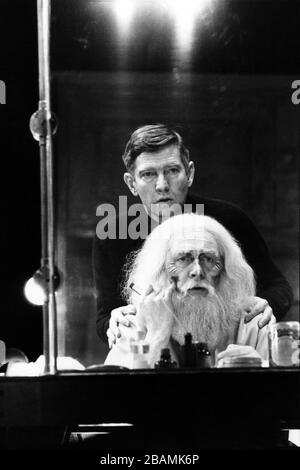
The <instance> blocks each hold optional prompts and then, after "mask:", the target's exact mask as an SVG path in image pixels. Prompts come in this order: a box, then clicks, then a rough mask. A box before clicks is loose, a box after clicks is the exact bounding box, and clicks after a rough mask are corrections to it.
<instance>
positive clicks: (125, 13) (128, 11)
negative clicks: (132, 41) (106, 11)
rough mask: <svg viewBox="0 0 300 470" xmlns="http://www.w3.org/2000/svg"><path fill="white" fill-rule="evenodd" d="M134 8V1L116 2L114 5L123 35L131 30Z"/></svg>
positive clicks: (118, 0)
mask: <svg viewBox="0 0 300 470" xmlns="http://www.w3.org/2000/svg"><path fill="white" fill-rule="evenodd" d="M134 6H135V5H134V2H133V0H116V2H115V4H114V8H115V13H116V16H117V20H118V23H119V27H120V30H121V31H122V32H123V33H126V32H127V31H128V29H129V26H130V24H131V20H132V17H133V13H134Z"/></svg>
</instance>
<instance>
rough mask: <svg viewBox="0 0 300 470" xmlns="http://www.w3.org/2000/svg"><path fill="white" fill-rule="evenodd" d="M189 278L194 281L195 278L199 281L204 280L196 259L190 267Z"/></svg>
mask: <svg viewBox="0 0 300 470" xmlns="http://www.w3.org/2000/svg"><path fill="white" fill-rule="evenodd" d="M189 277H191V278H192V279H195V278H197V277H198V278H200V279H203V278H204V272H203V269H202V268H201V265H200V263H199V260H198V259H195V261H193V264H192V265H191V266H190V271H189Z"/></svg>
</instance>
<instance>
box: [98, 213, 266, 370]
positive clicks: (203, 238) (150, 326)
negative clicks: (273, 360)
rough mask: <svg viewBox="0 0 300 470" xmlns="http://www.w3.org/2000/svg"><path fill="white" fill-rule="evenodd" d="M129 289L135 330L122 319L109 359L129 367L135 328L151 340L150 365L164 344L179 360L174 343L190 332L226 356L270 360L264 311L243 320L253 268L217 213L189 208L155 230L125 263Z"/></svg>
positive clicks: (251, 289)
mask: <svg viewBox="0 0 300 470" xmlns="http://www.w3.org/2000/svg"><path fill="white" fill-rule="evenodd" d="M133 285H134V286H135V289H134V290H133V289H132V286H133ZM138 292H140V293H141V295H139V294H138ZM123 293H124V296H125V298H126V300H127V301H128V303H131V304H133V305H135V306H136V308H137V315H135V316H133V315H128V316H127V318H128V320H130V322H131V327H130V328H126V327H122V325H120V328H121V329H122V335H121V337H120V338H119V339H117V342H116V344H115V345H114V346H113V348H112V350H111V351H110V352H109V354H108V356H107V358H106V361H105V363H106V364H115V365H121V366H125V367H131V365H130V364H131V362H130V361H131V354H130V340H131V339H134V338H135V335H136V331H137V330H142V331H144V333H145V341H147V342H149V345H150V353H149V363H150V366H151V367H153V366H154V363H155V361H157V360H158V359H159V356H160V351H161V349H162V348H165V347H169V348H170V350H171V354H172V356H173V358H174V359H175V360H178V357H177V356H176V350H178V348H176V345H178V344H179V345H182V344H183V343H184V336H185V334H186V333H187V332H189V333H191V334H192V338H193V340H194V341H200V342H205V343H207V345H208V348H209V350H210V352H211V354H213V355H214V353H215V352H216V351H218V352H221V354H219V357H220V359H222V360H224V357H226V356H229V357H230V356H237V355H249V354H250V355H254V356H255V355H256V356H258V354H259V355H260V356H261V357H262V358H263V359H265V360H267V359H268V342H267V332H268V325H267V326H264V327H263V328H258V322H259V320H260V315H258V316H256V317H255V318H253V319H252V320H251V321H250V322H249V323H245V322H244V321H243V320H244V319H243V318H242V314H241V309H240V306H241V305H242V304H243V302H244V301H245V299H246V298H247V297H254V296H255V279H254V274H253V270H252V268H251V267H250V266H249V264H248V263H247V262H246V260H245V258H244V256H243V254H242V251H241V249H240V247H239V246H238V244H237V243H236V241H235V240H234V239H233V237H232V236H231V235H230V233H229V232H228V231H227V230H226V229H225V228H224V227H223V226H222V225H221V224H220V223H219V222H217V221H216V220H215V219H212V218H210V217H207V216H202V215H197V214H183V215H177V216H175V217H172V218H170V219H168V220H166V221H165V222H163V223H162V224H161V225H159V226H158V227H157V228H155V230H153V231H152V233H151V234H150V235H149V237H148V238H147V240H146V241H145V243H144V245H143V247H142V249H141V250H140V251H139V252H137V253H136V254H135V255H134V256H133V259H132V260H131V261H130V263H129V265H128V267H127V278H126V281H125V283H124V289H123ZM269 308H270V307H269ZM274 321H275V318H274V317H273V316H272V319H271V323H272V322H274ZM174 345H175V347H174ZM233 345H239V347H237V346H236V347H234V346H233Z"/></svg>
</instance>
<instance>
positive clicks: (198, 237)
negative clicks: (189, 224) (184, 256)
mask: <svg viewBox="0 0 300 470" xmlns="http://www.w3.org/2000/svg"><path fill="white" fill-rule="evenodd" d="M170 249H171V250H170V251H171V253H173V254H175V253H179V252H188V251H203V252H204V251H209V252H214V253H218V251H219V250H218V244H217V242H216V240H215V238H214V237H213V236H212V235H211V234H210V233H207V232H205V231H204V230H201V229H200V230H194V231H190V232H187V233H181V234H178V236H176V235H175V236H174V238H173V240H172V242H171V247H170Z"/></svg>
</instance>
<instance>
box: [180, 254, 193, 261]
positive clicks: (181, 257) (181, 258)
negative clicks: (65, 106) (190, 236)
mask: <svg viewBox="0 0 300 470" xmlns="http://www.w3.org/2000/svg"><path fill="white" fill-rule="evenodd" d="M177 261H179V262H181V263H187V262H191V261H193V257H192V256H191V255H182V256H180V257H179V258H177Z"/></svg>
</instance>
